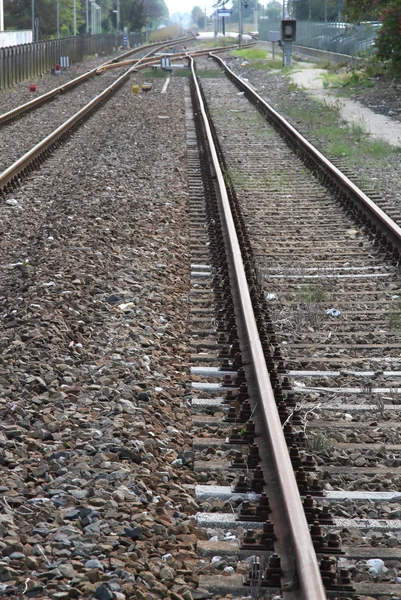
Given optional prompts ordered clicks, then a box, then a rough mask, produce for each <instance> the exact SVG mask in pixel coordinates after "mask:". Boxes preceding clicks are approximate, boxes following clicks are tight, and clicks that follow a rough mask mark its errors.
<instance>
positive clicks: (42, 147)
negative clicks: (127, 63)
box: [0, 69, 131, 193]
mask: <svg viewBox="0 0 401 600" xmlns="http://www.w3.org/2000/svg"><path fill="white" fill-rule="evenodd" d="M130 74H131V69H129V70H128V71H126V72H125V73H123V75H121V76H120V77H119V78H118V79H116V81H114V82H113V83H112V84H111V85H109V86H108V87H107V88H106V89H105V90H103V92H101V93H100V94H99V95H98V96H96V98H93V100H91V101H90V102H88V104H86V105H85V106H84V107H83V108H81V109H80V110H79V111H78V112H77V113H75V114H74V115H72V117H70V118H69V119H67V121H65V122H64V123H63V124H62V125H60V126H59V127H57V129H55V130H54V131H52V132H51V133H50V134H49V135H48V136H46V137H45V138H44V139H43V140H41V141H40V142H39V143H38V144H36V145H35V146H34V147H33V148H31V149H30V150H29V151H28V152H26V153H25V154H24V155H23V156H21V157H20V158H19V159H18V160H16V161H15V162H14V163H13V164H12V165H10V166H9V167H8V168H7V169H5V170H4V171H3V172H2V173H0V193H1V192H3V191H4V190H6V189H7V187H8V186H10V185H11V184H13V183H14V182H17V181H18V177H19V176H20V174H21V173H25V172H26V171H27V170H29V168H30V166H31V165H32V164H35V161H38V160H40V159H41V158H42V157H43V155H44V154H45V153H46V150H47V149H48V148H50V147H51V146H53V145H54V144H56V143H57V142H58V141H59V140H60V138H62V137H63V136H65V135H66V134H67V133H68V132H69V131H70V130H71V129H72V128H73V127H75V126H76V125H77V124H78V123H79V122H80V121H82V120H83V119H84V118H85V117H86V116H87V115H88V114H90V113H91V112H92V111H93V110H94V109H95V108H96V107H97V106H98V105H99V104H101V103H102V102H104V100H105V99H106V98H107V97H108V96H110V95H111V94H113V93H114V92H116V91H117V90H118V88H119V87H121V86H122V85H123V84H124V83H125V81H126V80H127V79H128V78H129V76H130Z"/></svg>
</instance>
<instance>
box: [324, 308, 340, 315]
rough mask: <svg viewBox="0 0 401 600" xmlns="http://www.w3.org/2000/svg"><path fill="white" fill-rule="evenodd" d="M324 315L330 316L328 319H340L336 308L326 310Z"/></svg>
mask: <svg viewBox="0 0 401 600" xmlns="http://www.w3.org/2000/svg"><path fill="white" fill-rule="evenodd" d="M326 315H330V317H340V316H341V311H339V310H337V309H336V308H328V309H327V310H326Z"/></svg>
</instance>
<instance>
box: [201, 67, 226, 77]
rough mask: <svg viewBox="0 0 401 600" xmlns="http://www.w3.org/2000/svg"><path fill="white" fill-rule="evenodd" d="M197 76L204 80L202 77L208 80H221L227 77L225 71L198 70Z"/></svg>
mask: <svg viewBox="0 0 401 600" xmlns="http://www.w3.org/2000/svg"><path fill="white" fill-rule="evenodd" d="M196 74H197V76H198V77H199V78H200V79H202V77H204V78H207V79H221V78H223V77H225V75H224V71H222V70H221V69H197V70H196Z"/></svg>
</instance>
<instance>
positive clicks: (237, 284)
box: [189, 58, 326, 600]
mask: <svg viewBox="0 0 401 600" xmlns="http://www.w3.org/2000/svg"><path fill="white" fill-rule="evenodd" d="M189 60H190V64H191V70H192V78H193V85H194V86H195V88H196V95H197V100H198V107H197V108H198V110H200V112H201V114H202V121H203V126H204V130H205V134H206V137H207V140H208V146H209V149H210V155H211V160H212V163H213V169H214V171H215V175H216V182H217V185H218V195H219V212H220V217H221V222H222V227H223V233H224V237H225V241H226V245H227V246H226V254H227V257H228V263H229V271H230V281H231V285H232V287H233V288H234V290H235V292H236V293H235V297H234V303H235V312H236V316H237V317H238V319H239V322H240V323H241V326H242V334H243V340H242V342H241V346H244V348H245V351H246V354H247V357H249V359H250V364H251V370H252V373H253V377H254V384H255V389H256V390H257V397H258V403H259V407H260V408H261V412H262V417H263V424H264V430H265V432H266V441H267V444H268V447H269V450H270V453H271V459H272V461H273V464H274V467H275V469H274V470H275V472H274V477H275V478H276V481H277V488H278V494H279V496H280V501H281V509H280V512H281V518H280V519H279V524H280V530H281V525H282V524H283V523H284V530H285V533H284V532H283V530H281V534H282V536H283V537H285V536H286V535H287V533H288V535H289V539H284V540H282V548H286V551H287V553H289V554H292V553H293V556H294V560H292V558H291V557H290V558H289V559H288V563H291V562H292V563H295V564H294V568H292V569H291V568H290V569H289V572H288V573H285V575H287V579H286V581H285V582H284V585H283V593H285V594H286V598H297V599H298V600H299V599H300V598H301V597H302V598H303V599H304V600H325V599H326V593H325V589H324V587H323V583H322V579H321V575H320V571H319V565H318V562H317V558H316V553H315V550H314V547H313V544H312V539H311V536H310V532H309V527H308V524H307V521H306V517H305V512H304V509H303V505H302V502H301V498H300V495H299V491H298V486H297V483H296V480H295V476H294V470H293V467H292V464H291V460H290V457H289V453H288V448H287V444H286V441H285V438H284V434H283V430H282V425H281V422H280V418H279V415H278V411H277V406H276V401H275V398H274V392H273V389H272V386H271V383H270V378H269V373H268V370H267V367H266V361H265V357H264V353H263V349H262V344H261V341H260V337H259V332H258V328H257V324H256V319H255V314H254V311H253V307H252V301H251V297H250V292H249V288H248V283H247V278H246V273H245V268H244V257H243V256H242V253H241V249H240V245H239V242H238V237H237V232H236V230H235V225H234V220H233V216H232V213H231V209H230V203H229V199H228V195H227V191H226V186H225V181H224V176H223V173H222V170H221V168H220V164H219V159H218V154H217V151H216V148H215V145H214V141H213V135H212V132H211V128H210V125H209V121H208V117H207V114H206V111H205V106H204V102H203V99H202V95H201V92H200V89H199V85H198V82H197V78H196V74H195V67H194V60H193V59H192V58H189ZM288 577H289V579H288ZM294 582H297V583H296V584H295V587H296V588H297V589H296V591H295V595H294V592H290V591H287V592H285V586H286V585H287V587H288V588H291V587H292V586H294ZM291 584H292V586H291ZM301 595H302V596H301Z"/></svg>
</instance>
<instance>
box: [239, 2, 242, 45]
mask: <svg viewBox="0 0 401 600" xmlns="http://www.w3.org/2000/svg"><path fill="white" fill-rule="evenodd" d="M238 30H239V35H238V48H239V49H241V43H242V0H238Z"/></svg>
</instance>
